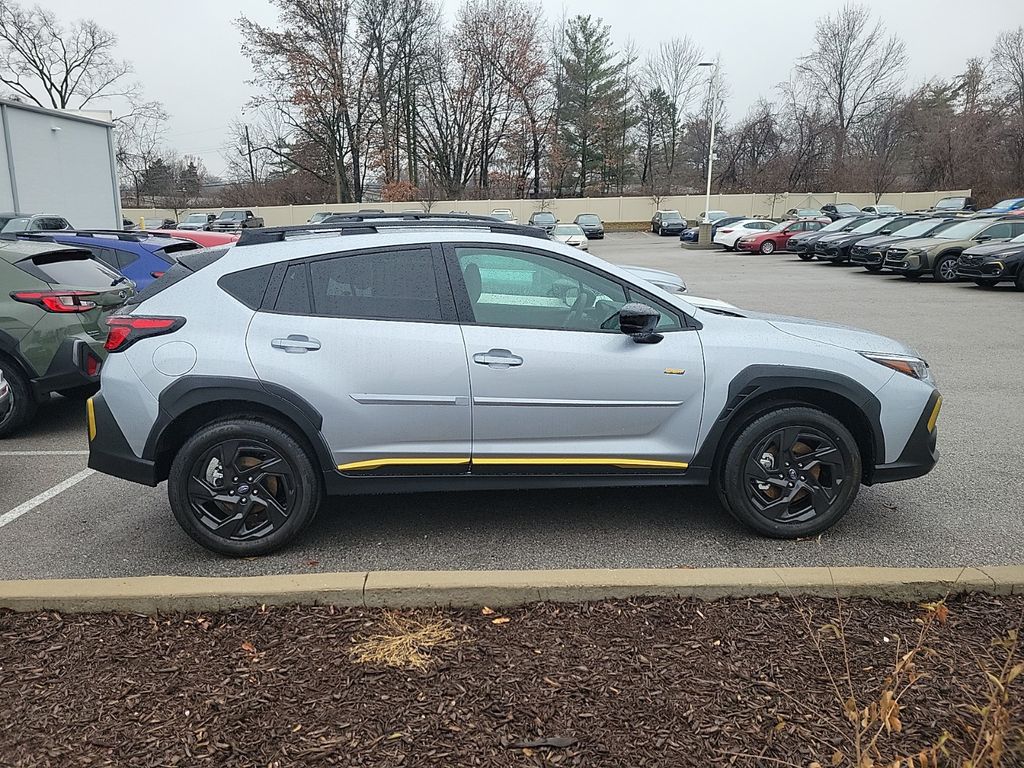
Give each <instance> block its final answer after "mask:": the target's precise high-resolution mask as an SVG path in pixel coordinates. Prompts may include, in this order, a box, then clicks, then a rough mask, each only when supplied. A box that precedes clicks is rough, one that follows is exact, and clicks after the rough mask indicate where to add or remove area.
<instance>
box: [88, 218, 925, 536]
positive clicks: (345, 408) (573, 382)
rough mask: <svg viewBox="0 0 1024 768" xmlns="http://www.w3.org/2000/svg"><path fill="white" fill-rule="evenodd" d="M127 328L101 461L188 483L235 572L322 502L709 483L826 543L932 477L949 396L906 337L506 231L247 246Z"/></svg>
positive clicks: (195, 523) (286, 231)
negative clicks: (663, 277) (869, 496)
mask: <svg viewBox="0 0 1024 768" xmlns="http://www.w3.org/2000/svg"><path fill="white" fill-rule="evenodd" d="M109 324H110V336H109V338H108V340H107V343H106V348H107V349H108V350H109V352H110V356H109V359H108V360H107V363H106V365H104V367H103V372H102V390H101V392H100V394H99V395H97V396H96V397H94V398H93V399H92V400H91V401H90V402H89V407H88V415H89V420H88V421H89V438H90V441H89V446H90V455H89V466H90V467H92V468H94V469H97V470H99V471H101V472H106V473H108V474H112V475H116V476H118V477H122V478H125V479H127V480H133V481H135V482H139V483H144V484H146V485H151V486H152V485H156V484H157V483H159V482H161V481H163V480H167V481H168V495H169V497H170V505H171V509H172V510H173V512H174V515H175V517H176V518H177V520H178V522H179V523H180V524H181V526H182V527H183V528H184V529H185V530H186V531H187V532H188V533H189V535H190V536H192V537H193V538H194V539H195V540H196V541H197V542H199V543H200V544H202V545H203V546H204V547H207V548H209V549H212V550H215V551H217V552H222V553H226V554H231V555H255V554H261V553H265V552H270V551H272V550H274V549H277V548H279V547H281V546H282V545H283V544H285V543H286V542H288V541H289V540H291V539H292V538H294V537H295V536H296V535H297V534H298V533H299V532H300V531H301V530H302V529H303V528H304V527H305V526H306V525H308V524H309V523H310V521H311V520H312V519H313V516H314V515H315V514H316V512H317V509H318V508H319V507H320V506H321V503H322V501H323V499H324V497H325V496H333V495H341V494H366V493H378V492H394V491H423V490H440V489H443V490H454V489H480V488H487V489H500V488H527V487H529V488H537V487H560V488H565V487H572V488H576V487H587V486H649V485H705V484H711V485H713V486H714V487H715V488H716V489H717V492H718V495H719V497H720V498H721V501H722V505H723V506H724V507H725V509H726V510H728V511H729V512H730V513H731V514H733V515H734V516H735V517H737V518H738V519H739V520H741V521H743V522H744V523H746V524H747V525H749V526H750V527H752V528H753V529H755V530H757V531H759V532H760V533H762V534H765V535H768V536H776V537H787V538H788V537H797V536H808V535H811V534H816V533H818V532H819V531H822V530H824V529H826V528H828V527H829V526H830V525H832V524H833V523H835V522H836V521H837V520H838V519H839V518H840V517H842V516H843V514H844V513H845V512H846V511H847V510H848V509H849V507H850V505H851V504H852V502H853V500H854V498H855V497H856V495H857V492H858V490H859V488H860V486H861V484H865V485H870V484H873V483H880V482H888V481H893V480H902V479H905V478H911V477H918V476H920V475H923V474H925V473H927V472H928V471H929V470H930V469H931V468H932V467H933V466H934V464H935V461H936V459H937V451H936V428H935V421H936V418H937V417H938V413H939V407H940V404H941V398H940V397H939V394H938V392H937V391H936V389H935V386H934V383H933V380H932V376H931V373H930V371H929V368H928V365H927V364H926V363H925V362H924V360H922V359H921V358H920V357H918V356H917V355H916V354H915V353H914V352H913V351H911V350H909V349H907V348H906V347H905V346H903V345H902V344H900V343H899V342H896V341H892V340H890V339H887V338H885V337H882V336H878V335H876V334H873V333H868V332H865V331H859V330H854V329H850V328H844V327H841V326H836V325H829V324H825V323H817V322H811V321H807V320H800V319H795V318H788V317H779V316H774V315H765V314H759V313H754V312H746V311H743V310H739V309H736V308H735V307H729V306H728V305H724V306H714V305H713V304H707V303H705V304H704V305H703V306H700V305H698V304H694V303H691V302H690V301H688V300H687V297H686V295H685V294H678V293H669V292H667V291H664V290H662V289H661V288H659V287H657V286H656V285H654V284H652V283H650V282H647V281H645V280H644V279H642V278H640V277H638V276H637V275H636V274H634V273H631V272H629V271H628V270H626V269H623V268H620V267H616V266H613V265H612V264H608V263H606V262H604V261H602V260H601V259H599V258H595V257H594V256H589V255H587V254H584V253H580V252H579V251H577V250H576V249H575V248H571V247H569V246H566V245H562V244H560V243H556V242H553V241H551V240H550V239H548V237H547V235H546V234H545V233H544V232H543V231H541V230H538V229H536V228H531V227H524V226H519V225H510V224H505V223H501V222H497V221H495V220H494V219H492V218H490V217H471V216H439V215H430V214H422V215H417V214H411V215H402V216H398V215H395V214H383V215H379V216H375V215H362V216H357V217H350V218H349V219H347V220H346V221H344V222H339V223H337V224H331V225H320V226H316V225H314V226H308V225H307V226H301V227H286V228H272V229H262V230H245V231H244V232H243V234H242V237H241V239H240V240H239V241H238V244H237V245H235V246H234V247H232V248H226V249H210V250H204V251H195V252H192V253H185V254H182V255H181V257H180V259H179V261H178V264H177V265H176V266H174V267H172V268H171V269H170V270H168V272H167V273H166V275H164V277H163V278H161V279H160V280H158V281H156V282H155V283H153V284H152V285H151V286H149V288H147V289H146V290H145V291H143V292H142V293H140V294H139V295H138V296H137V297H136V298H135V299H133V300H132V301H131V302H130V304H129V305H128V306H126V307H125V308H124V309H123V310H122V311H121V312H120V313H119V314H117V315H115V316H113V317H111V318H110V320H109Z"/></svg>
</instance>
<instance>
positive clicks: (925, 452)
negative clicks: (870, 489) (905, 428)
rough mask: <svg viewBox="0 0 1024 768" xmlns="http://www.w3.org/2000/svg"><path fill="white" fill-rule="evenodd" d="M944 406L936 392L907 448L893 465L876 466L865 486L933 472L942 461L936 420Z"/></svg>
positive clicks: (918, 422)
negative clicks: (939, 461) (940, 460)
mask: <svg viewBox="0 0 1024 768" xmlns="http://www.w3.org/2000/svg"><path fill="white" fill-rule="evenodd" d="M941 407H942V396H941V395H940V394H939V393H938V391H937V390H936V391H935V392H932V394H931V397H929V398H928V402H927V404H926V405H925V407H924V410H923V411H922V412H921V416H920V418H919V419H918V420H917V425H916V426H915V427H914V431H913V432H912V433H911V434H910V439H909V440H907V445H906V446H905V447H904V449H903V452H902V453H901V454H900V456H899V458H898V459H897V460H896V461H894V462H892V463H890V464H877V465H875V467H874V468H873V469H872V471H871V473H870V476H869V477H867V478H866V479H865V485H874V484H876V483H893V482H896V481H897V480H910V479H911V478H915V477H921V476H923V475H927V474H928V473H929V472H931V471H932V468H933V467H934V466H935V464H936V463H937V462H938V460H939V449H938V447H937V442H938V433H939V431H938V427H937V426H936V420H937V419H938V417H939V409H940V408H941Z"/></svg>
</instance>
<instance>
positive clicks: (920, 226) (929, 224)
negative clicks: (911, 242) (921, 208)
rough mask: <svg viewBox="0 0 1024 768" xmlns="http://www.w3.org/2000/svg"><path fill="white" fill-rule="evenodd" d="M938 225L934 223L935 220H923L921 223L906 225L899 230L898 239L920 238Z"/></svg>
mask: <svg viewBox="0 0 1024 768" xmlns="http://www.w3.org/2000/svg"><path fill="white" fill-rule="evenodd" d="M943 223H944V222H943ZM938 224H939V222H936V221H935V219H924V220H923V221H917V222H914V223H913V224H908V225H907V226H905V227H904V228H903V229H901V230H900V237H920V236H921V235H927V234H928V233H929V232H931V231H932V230H933V229H935V227H937V226H938Z"/></svg>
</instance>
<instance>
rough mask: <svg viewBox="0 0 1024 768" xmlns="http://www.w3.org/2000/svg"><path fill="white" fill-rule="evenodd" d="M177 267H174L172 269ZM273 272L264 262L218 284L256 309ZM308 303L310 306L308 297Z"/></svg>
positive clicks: (272, 267)
mask: <svg viewBox="0 0 1024 768" xmlns="http://www.w3.org/2000/svg"><path fill="white" fill-rule="evenodd" d="M175 268H176V267H172V268H171V269H172V270H173V269H175ZM273 272H274V265H273V264H264V265H263V266H262V267H253V268H252V269H245V270H242V271H241V272H232V273H231V274H228V275H224V276H223V277H222V278H221V279H220V280H218V281H217V285H219V286H220V287H221V288H223V289H224V290H225V291H227V292H228V293H229V294H231V295H232V296H234V297H235V298H236V299H238V300H239V301H240V302H242V303H243V304H245V305H246V306H247V307H249V308H250V309H256V308H257V307H259V305H260V304H262V303H263V294H264V293H266V290H267V283H269V282H270V276H271V275H272V274H273ZM306 303H307V306H308V304H309V300H308V298H307V301H306Z"/></svg>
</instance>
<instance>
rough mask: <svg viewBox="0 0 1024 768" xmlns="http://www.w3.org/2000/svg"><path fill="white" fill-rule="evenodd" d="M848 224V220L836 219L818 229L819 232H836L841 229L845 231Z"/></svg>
mask: <svg viewBox="0 0 1024 768" xmlns="http://www.w3.org/2000/svg"><path fill="white" fill-rule="evenodd" d="M849 224H850V220H849V219H836V220H835V221H833V222H832V223H831V224H826V225H825V226H824V227H822V228H821V229H819V230H818V231H819V232H838V231H840V230H841V229H845V228H846V227H847V226H848V225H849Z"/></svg>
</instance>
